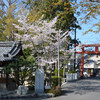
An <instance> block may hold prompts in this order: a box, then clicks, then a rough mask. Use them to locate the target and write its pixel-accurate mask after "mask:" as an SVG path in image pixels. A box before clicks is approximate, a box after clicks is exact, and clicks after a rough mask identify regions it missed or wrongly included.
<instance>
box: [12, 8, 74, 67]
mask: <svg viewBox="0 0 100 100" xmlns="http://www.w3.org/2000/svg"><path fill="white" fill-rule="evenodd" d="M18 17H19V20H18V22H19V25H16V24H13V25H14V26H15V28H17V29H18V30H20V31H23V32H24V34H23V35H19V34H17V33H15V37H16V38H17V39H21V41H24V42H25V41H26V43H28V44H27V45H26V44H23V48H27V47H32V48H33V53H34V54H37V59H38V61H39V65H41V66H44V65H45V64H46V63H49V64H52V63H54V62H55V63H56V62H58V66H59V59H67V58H68V55H69V54H71V53H72V52H73V51H74V49H73V50H67V48H66V46H63V47H62V44H64V42H66V43H67V44H66V45H69V40H68V39H67V38H68V37H69V34H70V33H71V31H69V30H66V31H62V30H60V29H59V30H56V29H55V24H56V22H57V18H58V16H57V17H55V18H54V19H53V20H51V21H47V20H42V18H43V16H42V17H41V18H40V19H39V20H37V21H35V22H34V23H29V20H28V12H27V11H23V10H21V12H20V14H19V16H18ZM59 52H62V56H59ZM66 57H67V58H66Z"/></svg>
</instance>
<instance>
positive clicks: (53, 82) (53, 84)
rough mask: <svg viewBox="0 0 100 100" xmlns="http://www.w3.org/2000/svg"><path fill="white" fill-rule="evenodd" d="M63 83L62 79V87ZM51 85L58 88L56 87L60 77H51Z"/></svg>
mask: <svg viewBox="0 0 100 100" xmlns="http://www.w3.org/2000/svg"><path fill="white" fill-rule="evenodd" d="M61 81H62V78H61V77H60V85H61V83H62V82H61ZM51 82H52V83H51V85H52V87H54V88H55V87H56V86H58V76H51Z"/></svg>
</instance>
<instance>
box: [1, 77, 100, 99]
mask: <svg viewBox="0 0 100 100" xmlns="http://www.w3.org/2000/svg"><path fill="white" fill-rule="evenodd" d="M62 89H63V95H61V96H58V97H52V98H44V96H42V97H40V98H35V97H30V96H29V97H28V98H16V99H9V100H100V77H95V78H89V79H83V80H79V81H75V82H68V83H65V84H63V86H62ZM0 100H2V99H0ZM3 100H7V99H3Z"/></svg>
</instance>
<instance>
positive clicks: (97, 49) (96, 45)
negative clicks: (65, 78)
mask: <svg viewBox="0 0 100 100" xmlns="http://www.w3.org/2000/svg"><path fill="white" fill-rule="evenodd" d="M75 46H78V45H75ZM84 47H95V51H86V50H84ZM99 47H100V44H87V45H84V44H83V45H82V51H79V52H76V54H81V55H82V56H81V77H83V71H84V54H100V51H99Z"/></svg>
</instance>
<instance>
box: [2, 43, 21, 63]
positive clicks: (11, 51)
mask: <svg viewBox="0 0 100 100" xmlns="http://www.w3.org/2000/svg"><path fill="white" fill-rule="evenodd" d="M21 49H22V46H21V42H14V41H6V42H0V61H8V60H13V58H14V57H15V56H16V55H17V54H18V53H19V52H20V51H21Z"/></svg>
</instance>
